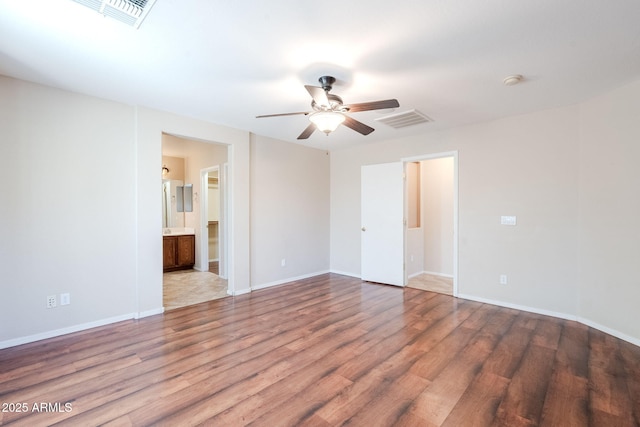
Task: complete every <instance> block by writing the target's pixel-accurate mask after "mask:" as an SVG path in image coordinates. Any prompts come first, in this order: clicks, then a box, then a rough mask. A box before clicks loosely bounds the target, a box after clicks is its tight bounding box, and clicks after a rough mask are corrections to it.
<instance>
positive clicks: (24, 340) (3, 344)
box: [0, 309, 164, 349]
mask: <svg viewBox="0 0 640 427" xmlns="http://www.w3.org/2000/svg"><path fill="white" fill-rule="evenodd" d="M162 310H164V309H162ZM145 313H148V312H145ZM154 314H157V313H154ZM135 318H136V313H129V314H123V315H121V316H115V317H109V318H107V319H101V320H96V321H94V322H88V323H82V324H80V325H73V326H69V327H67V328H62V329H55V330H53V331H47V332H42V333H39V334H35V335H28V336H26V337H20V338H14V339H11V340H7V341H0V349H3V348H9V347H15V346H17V345H22V344H28V343H32V342H35V341H40V340H46V339H48V338H55V337H59V336H61V335H66V334H71V333H74V332H80V331H84V330H86V329H91V328H97V327H99V326H105V325H109V324H111V323H117V322H122V321H125V320H131V319H135Z"/></svg>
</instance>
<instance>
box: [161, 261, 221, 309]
mask: <svg viewBox="0 0 640 427" xmlns="http://www.w3.org/2000/svg"><path fill="white" fill-rule="evenodd" d="M162 285H163V295H162V302H163V305H164V309H165V310H172V309H174V308H178V307H185V306H187V305H193V304H198V303H201V302H205V301H211V300H213V299H218V298H223V297H226V296H229V295H228V294H227V281H226V280H225V279H221V278H220V276H217V275H216V274H213V273H210V272H208V271H196V270H181V271H172V272H169V273H164V274H163V275H162Z"/></svg>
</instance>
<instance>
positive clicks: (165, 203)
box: [162, 179, 184, 228]
mask: <svg viewBox="0 0 640 427" xmlns="http://www.w3.org/2000/svg"><path fill="white" fill-rule="evenodd" d="M183 185H184V183H183V182H182V181H181V180H179V179H163V180H162V227H163V228H171V227H184V213H182V212H178V187H180V188H182V187H183ZM182 200H183V196H181V197H180V203H182ZM182 209H183V210H184V208H182Z"/></svg>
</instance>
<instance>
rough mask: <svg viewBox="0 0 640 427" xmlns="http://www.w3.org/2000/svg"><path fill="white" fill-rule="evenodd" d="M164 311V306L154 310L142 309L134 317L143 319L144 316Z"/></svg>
mask: <svg viewBox="0 0 640 427" xmlns="http://www.w3.org/2000/svg"><path fill="white" fill-rule="evenodd" d="M162 313H164V307H160V308H155V309H153V310H146V311H140V312H138V314H137V315H136V316H135V317H134V319H142V318H143V317H149V316H155V315H156V314H162Z"/></svg>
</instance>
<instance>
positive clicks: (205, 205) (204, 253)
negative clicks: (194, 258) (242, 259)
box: [200, 162, 229, 279]
mask: <svg viewBox="0 0 640 427" xmlns="http://www.w3.org/2000/svg"><path fill="white" fill-rule="evenodd" d="M225 164H226V162H225ZM223 168H224V165H216V166H210V167H208V168H204V169H200V188H201V191H200V192H201V197H200V199H201V201H202V203H200V236H201V238H200V265H201V266H202V269H203V271H207V270H208V266H209V238H208V236H209V220H208V209H209V172H218V188H219V191H220V219H219V220H218V242H219V243H218V254H219V255H218V263H219V265H220V271H219V274H218V275H219V276H220V277H221V278H222V279H227V277H226V276H227V268H226V265H227V264H226V263H227V260H228V256H227V255H228V254H227V253H226V248H227V247H228V245H227V244H226V238H227V235H228V234H227V227H228V221H227V215H226V212H227V210H226V209H227V206H228V200H227V198H228V194H229V191H228V183H227V179H226V176H225V177H224V178H223V177H222V174H223V173H224V172H226V169H223ZM223 239H225V241H224V242H223ZM205 267H206V268H205Z"/></svg>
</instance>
